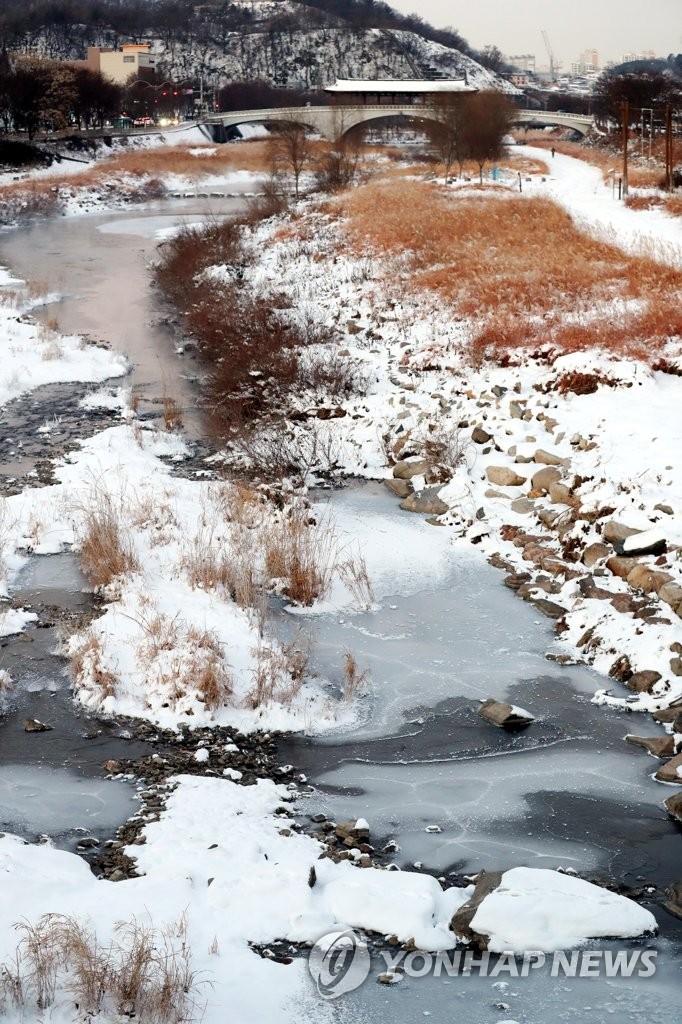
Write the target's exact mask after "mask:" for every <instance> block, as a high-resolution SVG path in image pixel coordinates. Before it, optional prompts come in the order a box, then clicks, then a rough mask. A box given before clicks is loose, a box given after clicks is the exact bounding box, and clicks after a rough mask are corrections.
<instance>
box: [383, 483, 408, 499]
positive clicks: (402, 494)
mask: <svg viewBox="0 0 682 1024" xmlns="http://www.w3.org/2000/svg"><path fill="white" fill-rule="evenodd" d="M384 483H385V484H386V486H387V487H388V489H389V491H392V492H393V494H395V495H396V497H398V498H407V496H408V495H409V494H412V484H411V483H410V481H409V480H400V479H395V480H384Z"/></svg>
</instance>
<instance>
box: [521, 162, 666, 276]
mask: <svg viewBox="0 0 682 1024" xmlns="http://www.w3.org/2000/svg"><path fill="white" fill-rule="evenodd" d="M515 150H516V152H518V153H519V154H523V153H525V154H527V155H528V156H531V157H538V156H540V155H542V156H544V157H545V158H546V157H547V155H548V154H547V151H546V150H544V149H539V148H538V147H534V146H518V147H515ZM614 161H616V162H617V158H616V157H614ZM548 164H549V172H550V173H549V175H547V177H546V180H545V181H543V180H542V179H541V178H539V177H533V178H531V179H530V180H529V181H527V182H526V189H527V190H528V192H529V193H530V194H531V195H538V194H540V195H550V196H551V197H552V198H553V199H555V200H556V201H557V202H558V203H561V205H562V206H565V207H566V209H567V210H568V211H569V213H571V214H572V215H573V216H574V217H575V218H576V220H577V221H578V223H579V224H580V225H581V226H583V227H585V228H586V229H588V230H590V231H592V232H598V233H599V234H600V235H601V236H602V237H604V238H605V239H606V240H607V241H613V242H615V243H616V244H617V245H619V246H622V247H623V248H626V249H628V250H630V251H632V252H646V253H653V254H654V255H658V256H659V257H661V258H663V259H666V260H668V261H670V262H675V263H676V264H677V265H678V266H682V221H681V219H680V218H679V217H670V216H668V215H667V214H666V213H664V212H663V211H662V210H632V209H629V208H628V207H627V206H625V205H624V204H623V202H622V201H621V200H619V199H618V198H617V196H618V192H617V189H616V190H615V191H614V188H613V184H612V182H610V181H608V182H605V181H604V174H603V172H602V171H601V170H600V169H599V168H598V167H593V166H592V165H591V164H589V163H586V162H585V161H584V160H576V159H574V158H573V157H570V156H563V154H561V153H556V154H555V156H554V157H553V158H552V159H551V160H549V161H548ZM614 173H615V174H616V177H617V176H618V173H619V172H618V170H615V172H614Z"/></svg>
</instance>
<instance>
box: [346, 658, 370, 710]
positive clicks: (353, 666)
mask: <svg viewBox="0 0 682 1024" xmlns="http://www.w3.org/2000/svg"><path fill="white" fill-rule="evenodd" d="M368 679H369V670H368V669H364V670H363V671H362V672H361V671H360V669H359V668H358V663H357V661H356V659H355V655H354V654H353V652H352V651H346V652H345V654H344V656H343V697H344V700H347V701H350V700H352V699H353V697H354V696H355V694H356V693H357V692H358V690H359V689H361V688H362V687H363V686H365V685H366V683H367V680H368Z"/></svg>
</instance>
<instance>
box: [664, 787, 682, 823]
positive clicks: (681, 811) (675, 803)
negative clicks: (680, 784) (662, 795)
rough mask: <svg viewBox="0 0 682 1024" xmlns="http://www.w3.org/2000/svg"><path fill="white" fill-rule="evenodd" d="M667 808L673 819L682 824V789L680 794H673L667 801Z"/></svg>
mask: <svg viewBox="0 0 682 1024" xmlns="http://www.w3.org/2000/svg"><path fill="white" fill-rule="evenodd" d="M665 808H666V810H667V812H668V814H669V815H670V816H671V818H674V819H675V821H679V822H681V823H682V789H681V790H680V791H679V793H673V795H672V796H669V797H668V799H667V800H666V801H665Z"/></svg>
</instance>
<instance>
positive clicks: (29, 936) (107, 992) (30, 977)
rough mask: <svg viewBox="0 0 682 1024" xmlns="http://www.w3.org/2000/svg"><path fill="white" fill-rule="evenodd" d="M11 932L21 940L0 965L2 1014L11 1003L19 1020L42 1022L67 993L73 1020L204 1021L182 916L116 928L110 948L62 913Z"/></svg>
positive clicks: (164, 1023)
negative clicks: (61, 994) (164, 922)
mask: <svg viewBox="0 0 682 1024" xmlns="http://www.w3.org/2000/svg"><path fill="white" fill-rule="evenodd" d="M15 927H16V929H17V931H18V932H19V933H20V935H21V939H20V941H19V943H18V945H17V948H16V952H15V954H14V957H13V959H12V961H11V962H10V963H4V964H0V1011H2V1010H3V1009H6V1008H7V1004H9V1006H13V1007H14V1008H15V1009H16V1010H17V1011H18V1013H19V1015H20V1016H21V1019H22V1020H28V1019H29V1018H30V1019H31V1020H37V1019H40V1020H43V1019H44V1017H45V1013H44V1011H46V1010H48V1011H49V1009H50V1007H52V1006H53V1005H54V1002H55V998H56V995H57V992H58V991H60V992H61V990H62V989H64V990H66V991H68V992H70V994H71V997H72V999H73V1003H74V1012H75V1013H76V1016H78V1019H80V1018H81V1016H82V1017H83V1019H85V1018H87V1019H88V1020H89V1019H91V1017H93V1016H99V1014H100V1012H101V1011H102V1010H104V1012H105V1015H106V1016H107V1018H108V1017H109V1016H110V1014H111V1013H113V1014H115V1015H116V1016H118V1015H119V1014H121V1015H123V1016H125V1017H126V1018H127V1017H134V1018H135V1019H136V1020H140V1021H141V1022H147V1024H182V1022H184V1024H190V1022H192V1021H196V1020H199V1019H201V1017H202V1016H203V1014H202V1013H201V1007H200V1006H198V1004H197V1001H196V999H197V994H198V990H199V986H200V985H201V984H203V983H202V982H201V981H200V980H199V978H198V975H197V973H196V971H194V970H193V968H192V963H191V952H190V947H189V942H188V936H187V923H186V920H185V918H184V916H183V917H181V918H180V919H179V920H178V921H177V922H175V923H174V924H169V925H165V926H163V927H161V928H156V927H155V926H154V925H153V924H152V923H151V922H150V923H143V922H141V921H139V920H137V919H136V918H133V919H132V920H131V921H122V922H119V923H118V924H117V925H116V928H115V938H114V939H113V940H111V941H110V942H109V943H108V944H107V945H104V944H102V943H101V941H100V940H99V938H98V936H97V934H96V932H95V931H94V930H93V929H92V928H91V927H90V926H89V925H87V924H85V923H84V922H82V921H79V920H78V919H77V918H74V917H69V916H65V915H62V914H44V915H43V916H42V917H41V918H39V919H38V921H36V922H35V923H31V922H29V921H22V922H20V923H19V924H17V925H16V926H15ZM47 1015H48V1016H49V1015H50V1014H49V1013H48V1014H47Z"/></svg>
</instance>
